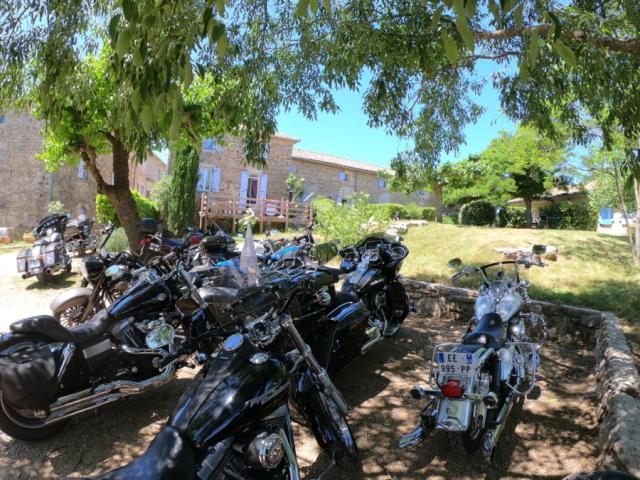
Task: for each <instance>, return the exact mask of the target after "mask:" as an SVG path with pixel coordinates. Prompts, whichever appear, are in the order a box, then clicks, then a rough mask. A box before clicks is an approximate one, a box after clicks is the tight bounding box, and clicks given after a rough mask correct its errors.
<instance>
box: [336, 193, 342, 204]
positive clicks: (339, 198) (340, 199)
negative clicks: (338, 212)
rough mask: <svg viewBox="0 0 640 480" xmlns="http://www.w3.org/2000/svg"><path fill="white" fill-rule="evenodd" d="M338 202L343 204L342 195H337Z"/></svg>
mask: <svg viewBox="0 0 640 480" xmlns="http://www.w3.org/2000/svg"><path fill="white" fill-rule="evenodd" d="M336 203H337V204H338V205H342V197H341V196H340V195H338V196H337V197H336Z"/></svg>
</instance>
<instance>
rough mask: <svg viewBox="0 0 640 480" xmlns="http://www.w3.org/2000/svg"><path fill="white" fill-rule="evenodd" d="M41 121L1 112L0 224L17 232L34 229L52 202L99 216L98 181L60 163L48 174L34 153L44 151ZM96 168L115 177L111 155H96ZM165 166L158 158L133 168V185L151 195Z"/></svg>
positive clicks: (81, 169) (72, 211) (74, 213)
mask: <svg viewBox="0 0 640 480" xmlns="http://www.w3.org/2000/svg"><path fill="white" fill-rule="evenodd" d="M41 129H42V124H41V123H40V122H39V121H38V120H36V119H35V118H34V117H33V116H31V115H30V114H28V113H19V112H9V113H7V114H4V115H1V116H0V183H1V184H2V188H0V226H2V227H10V228H13V229H14V230H15V231H16V233H17V234H20V233H23V232H26V231H30V230H31V229H32V228H33V226H34V225H35V224H36V223H37V222H38V220H40V219H41V218H43V217H45V216H46V215H47V213H48V204H49V203H50V202H52V201H60V202H62V204H63V205H64V206H65V210H66V211H67V212H68V213H70V214H71V215H72V216H78V215H91V216H93V215H95V213H96V202H95V197H96V184H95V181H94V180H93V178H91V176H90V175H89V173H88V171H87V170H86V169H85V167H84V163H83V162H79V164H78V166H76V167H73V166H67V165H65V166H62V167H60V168H59V169H58V170H56V171H55V172H48V171H47V170H46V169H45V165H44V162H43V161H42V160H40V159H38V158H36V155H38V154H39V153H42V150H43V140H42V136H41V135H40V131H41ZM98 168H99V169H100V171H101V172H102V173H103V176H104V178H105V179H107V181H108V180H109V179H111V178H112V176H113V173H112V172H111V162H110V158H109V157H108V156H101V157H99V158H98ZM166 168H167V167H166V165H165V164H164V162H162V160H160V159H159V158H158V157H156V156H152V157H151V158H150V159H149V160H147V161H145V162H144V163H142V164H141V165H137V166H136V167H135V168H133V161H131V163H130V178H129V180H130V182H131V185H132V187H136V186H137V187H138V188H140V189H143V190H144V192H141V193H143V194H148V192H149V191H150V190H151V187H152V186H153V183H155V182H156V181H157V180H158V179H159V178H160V176H161V175H164V174H165V173H166Z"/></svg>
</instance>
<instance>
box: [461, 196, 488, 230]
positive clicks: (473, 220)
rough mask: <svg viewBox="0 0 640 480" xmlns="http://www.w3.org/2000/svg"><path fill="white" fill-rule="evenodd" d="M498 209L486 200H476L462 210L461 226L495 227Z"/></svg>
mask: <svg viewBox="0 0 640 480" xmlns="http://www.w3.org/2000/svg"><path fill="white" fill-rule="evenodd" d="M495 220H496V207H494V206H493V205H492V204H491V203H489V202H487V201H486V200H474V201H473V202H469V203H466V204H464V205H463V206H462V208H461V209H460V214H459V216H458V223H460V224H461V225H493V222H495Z"/></svg>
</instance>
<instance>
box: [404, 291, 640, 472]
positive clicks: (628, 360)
mask: <svg viewBox="0 0 640 480" xmlns="http://www.w3.org/2000/svg"><path fill="white" fill-rule="evenodd" d="M403 283H404V284H405V286H406V288H407V293H408V294H409V297H410V299H411V301H412V302H413V304H414V305H415V307H416V309H417V311H418V313H419V314H421V315H425V316H427V317H432V318H441V317H445V318H448V319H452V320H459V321H464V322H468V321H469V320H470V319H471V317H472V316H473V306H474V303H475V299H476V297H477V292H475V291H473V290H468V289H464V288H457V287H451V286H448V285H440V284H435V283H427V282H420V281H416V280H410V279H403ZM534 304H538V305H540V307H541V308H542V313H543V314H544V316H545V321H546V323H547V326H548V328H549V340H551V341H561V342H562V341H566V342H570V341H576V340H577V341H583V342H587V343H588V344H589V345H593V346H594V348H595V356H596V366H595V378H596V386H595V392H596V395H597V397H598V406H597V414H598V422H599V445H598V446H599V451H600V455H599V457H598V460H597V466H598V468H599V469H616V470H621V471H626V472H629V473H631V474H632V475H635V476H637V477H640V376H639V374H638V369H637V367H636V364H635V361H634V357H633V354H632V352H631V349H630V348H629V344H628V343H627V339H626V338H625V335H624V332H623V331H622V328H621V326H620V322H619V320H618V318H617V317H616V316H615V315H613V314H612V313H609V312H601V311H599V310H593V309H589V308H581V307H573V306H570V305H560V304H554V303H549V302H538V301H535V302H534Z"/></svg>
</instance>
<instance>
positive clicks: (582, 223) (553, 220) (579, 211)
mask: <svg viewBox="0 0 640 480" xmlns="http://www.w3.org/2000/svg"><path fill="white" fill-rule="evenodd" d="M540 216H542V217H546V220H547V224H548V226H549V228H559V229H562V230H595V229H596V228H597V227H598V218H599V214H598V210H597V209H596V208H595V207H594V206H593V205H591V204H590V203H582V202H558V203H554V204H553V205H549V206H548V207H545V208H542V209H541V210H540Z"/></svg>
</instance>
